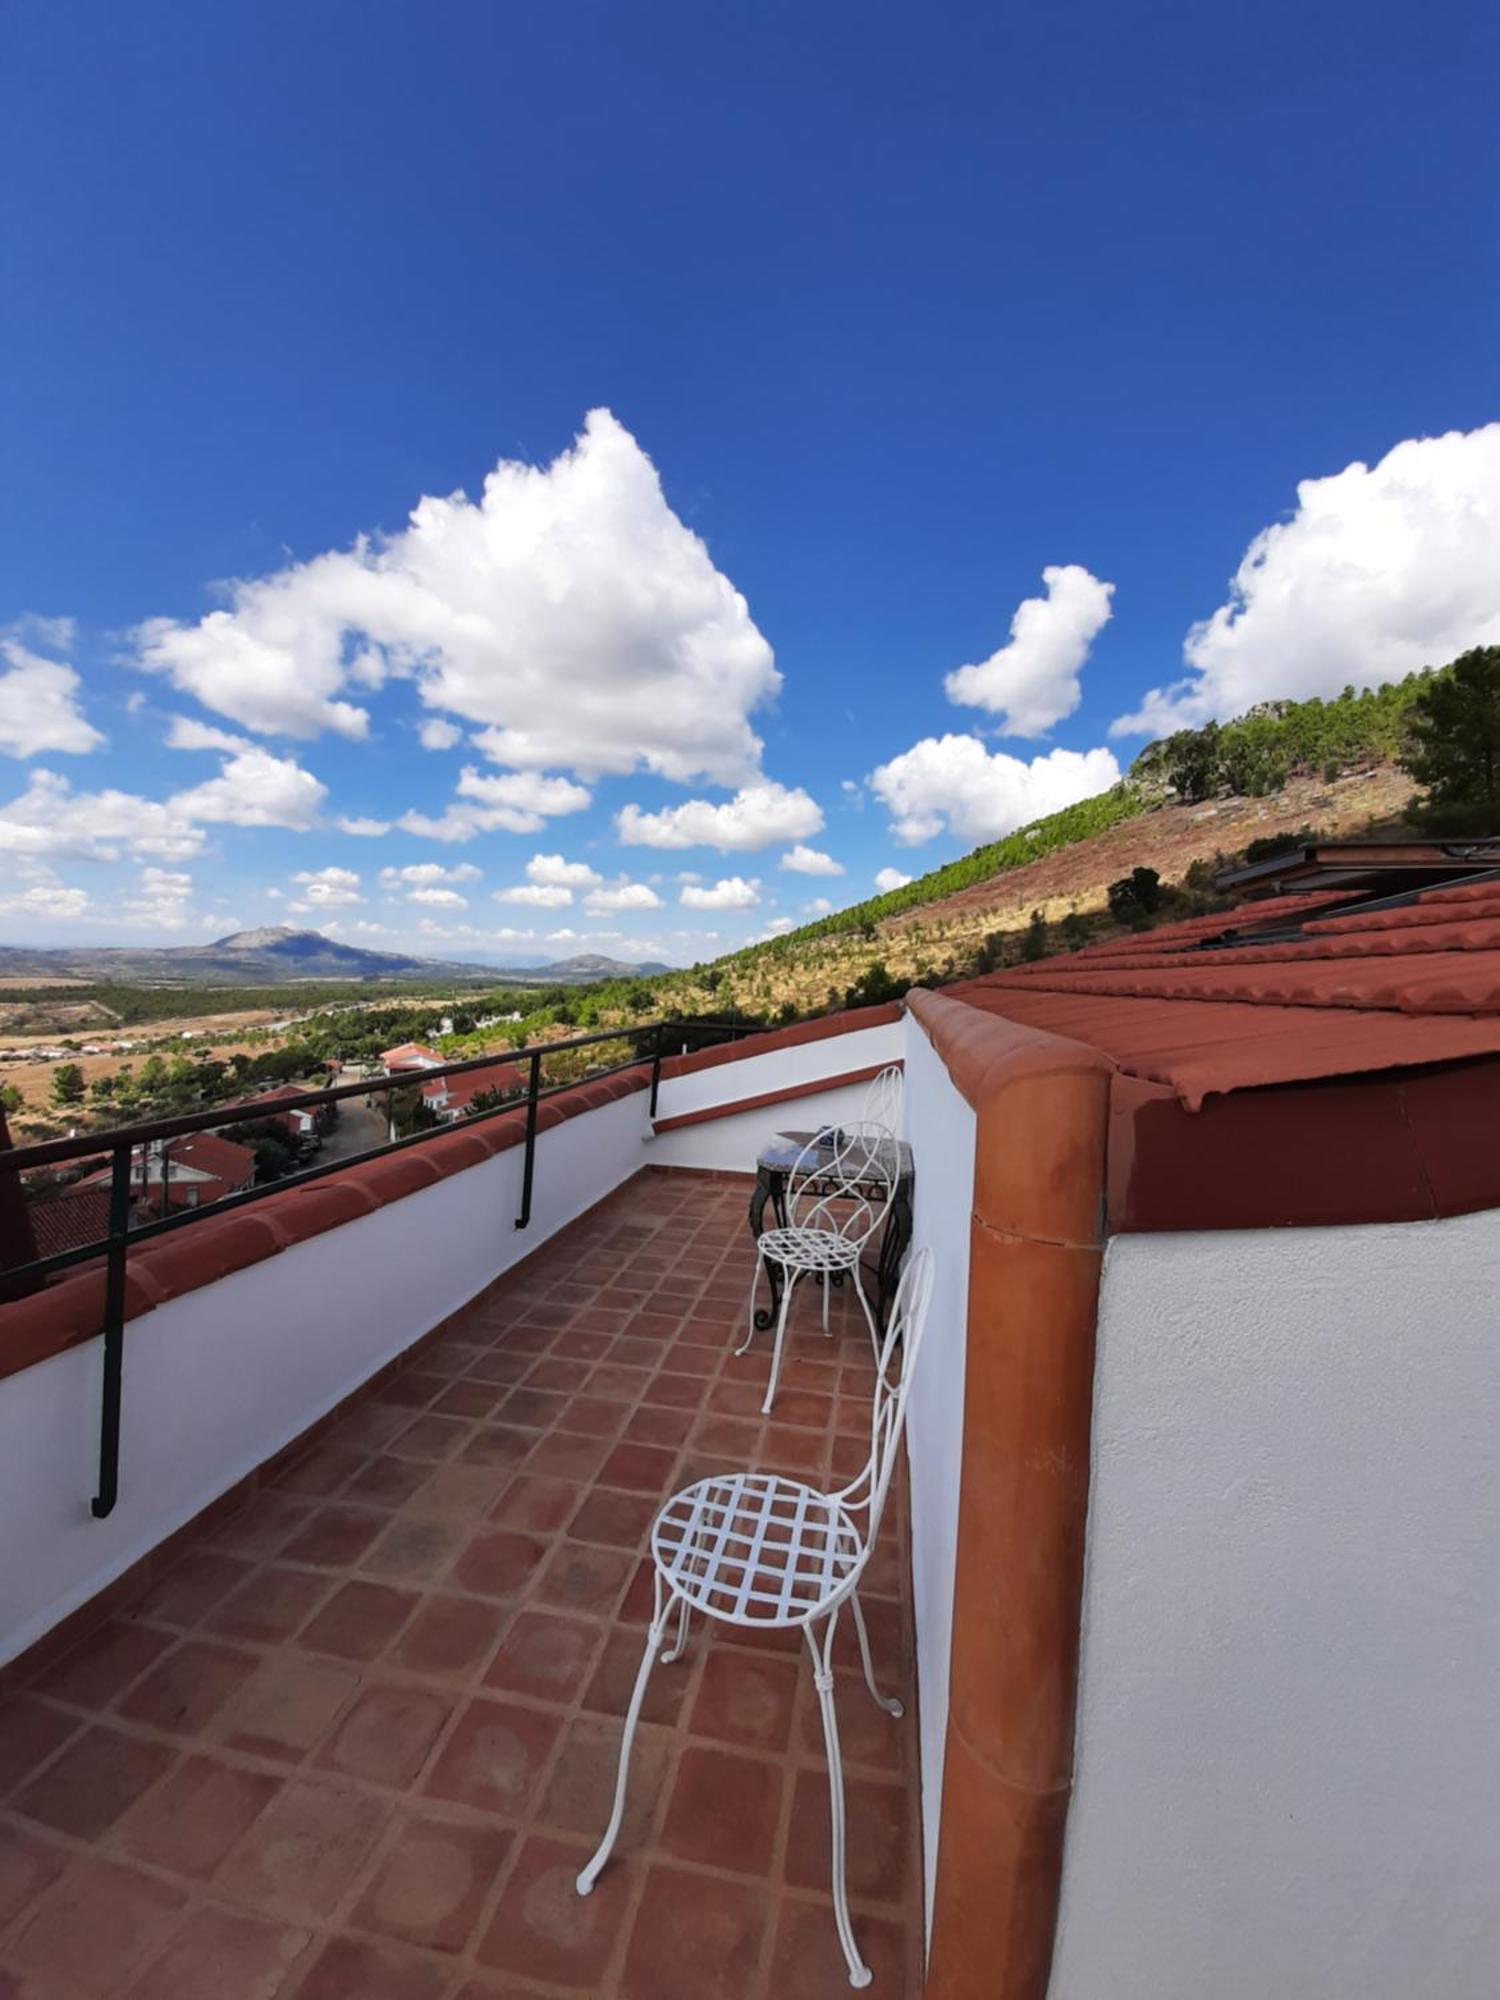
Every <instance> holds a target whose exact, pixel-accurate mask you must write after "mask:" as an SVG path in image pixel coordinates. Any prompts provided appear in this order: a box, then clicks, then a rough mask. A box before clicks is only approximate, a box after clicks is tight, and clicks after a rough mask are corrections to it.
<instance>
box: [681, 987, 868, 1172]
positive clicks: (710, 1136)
mask: <svg viewBox="0 0 1500 2000" xmlns="http://www.w3.org/2000/svg"><path fill="white" fill-rule="evenodd" d="M905 1025H906V1024H905V1022H904V1021H885V1022H882V1023H881V1024H880V1025H879V1026H877V1027H873V1028H856V1029H854V1030H853V1031H852V1032H851V1033H849V1034H845V1035H827V1036H824V1037H823V1038H822V1039H821V1040H819V1041H814V1042H802V1043H798V1044H794V1045H793V1046H792V1047H790V1048H786V1047H783V1048H774V1049H768V1050H766V1051H765V1052H764V1053H763V1054H760V1055H745V1056H741V1057H737V1058H736V1060H735V1061H733V1062H725V1063H715V1064H713V1065H712V1066H710V1067H708V1068H705V1069H697V1070H689V1071H688V1072H687V1073H686V1075H684V1076H673V1077H663V1078H662V1082H661V1089H660V1092H659V1093H658V1098H657V1106H656V1114H657V1118H658V1120H659V1121H660V1120H670V1119H673V1118H680V1117H683V1116H685V1115H688V1114H691V1113H694V1112H702V1111H708V1110H715V1109H717V1108H718V1107H719V1106H721V1105H725V1106H728V1105H734V1104H739V1103H743V1102H744V1101H745V1100H746V1099H754V1098H757V1097H765V1096H771V1095H774V1094H775V1093H777V1092H780V1091H784V1090H797V1089H801V1088H802V1087H803V1086H805V1085H808V1084H819V1083H821V1082H822V1081H823V1080H824V1079H826V1078H831V1077H837V1076H849V1075H853V1074H856V1073H858V1072H859V1071H861V1070H867V1069H872V1068H874V1067H876V1066H878V1065H879V1064H881V1063H889V1062H897V1061H899V1060H900V1058H901V1055H902V1051H903V1047H904V1043H903V1030H904V1028H905ZM867 1088H868V1085H866V1084H863V1083H860V1084H846V1085H843V1086H840V1087H837V1088H835V1089H832V1090H819V1091H818V1092H817V1093H816V1094H815V1095H811V1096H803V1097H790V1098H786V1099H784V1100H783V1101H782V1102H780V1103H777V1104H770V1105H758V1106H756V1107H754V1108H753V1109H750V1110H747V1111H742V1112H735V1113H733V1114H732V1115H729V1116H726V1117H721V1118H710V1119H707V1120H705V1121H704V1122H703V1123H701V1124H693V1125H680V1126H678V1127H677V1128H676V1129H675V1130H668V1131H665V1132H658V1133H657V1135H656V1137H655V1138H654V1139H653V1140H652V1141H651V1145H650V1148H649V1152H648V1157H649V1159H650V1160H651V1162H652V1164H653V1165H656V1166H671V1167H710V1168H714V1169H716V1170H718V1171H721V1172H730V1173H753V1172H754V1171H755V1156H756V1154H757V1153H758V1152H759V1151H760V1149H761V1147H762V1146H763V1145H765V1144H766V1142H767V1141H768V1140H770V1139H772V1138H774V1137H775V1135H776V1134H777V1133H778V1132H784V1131H786V1130H788V1128H790V1129H792V1130H806V1131H811V1130H814V1129H816V1128H817V1127H819V1126H821V1125H827V1124H830V1123H836V1122H837V1121H839V1120H841V1119H843V1120H847V1119H851V1118H857V1117H858V1116H859V1115H860V1112H861V1110H862V1109H863V1106H864V1101H865V1092H866V1090H867Z"/></svg>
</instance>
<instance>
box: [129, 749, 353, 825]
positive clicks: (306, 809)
mask: <svg viewBox="0 0 1500 2000" xmlns="http://www.w3.org/2000/svg"><path fill="white" fill-rule="evenodd" d="M327 796H328V787H327V786H326V785H324V784H321V783H320V782H319V780H318V779H316V778H315V777H314V776H313V774H312V772H311V771H304V770H303V768H302V766H301V765H300V764H299V763H298V762H297V760H296V759H295V758H294V757H273V756H272V755H271V753H270V751H269V750H260V749H255V750H241V751H239V752H238V753H237V755H235V756H233V757H229V758H226V760H225V762H224V765H223V768H222V769H221V770H220V772H219V775H218V777H217V778H210V779H208V780H207V781H206V783H204V784H201V785H195V786H194V787H193V788H192V790H191V791H186V792H178V793H177V794H176V796H175V797H173V798H171V799H169V800H168V802H167V803H168V806H169V807H170V808H171V809H172V810H174V811H176V812H178V813H180V814H181V815H182V816H183V818H184V819H191V820H211V821H222V822H223V823H224V824H226V825H229V826H285V827H290V828H292V830H293V831H294V832H302V831H305V830H306V829H307V828H308V827H310V826H313V825H315V824H316V822H317V817H318V812H319V809H320V807H321V806H322V804H323V801H324V800H325V799H326V798H327Z"/></svg>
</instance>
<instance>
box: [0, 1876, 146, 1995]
mask: <svg viewBox="0 0 1500 2000" xmlns="http://www.w3.org/2000/svg"><path fill="white" fill-rule="evenodd" d="M184 1900H185V1898H184V1894H183V1891H182V1890H180V1889H174V1888H171V1887H170V1886H169V1885H168V1884H167V1883H165V1882H157V1881H153V1880H152V1879H151V1878H150V1877H149V1876H146V1875H142V1874H140V1873H138V1872H137V1870H135V1869H134V1868H125V1867H121V1866H120V1865H119V1864H118V1863H117V1862H113V1861H102V1860H94V1859H85V1860H79V1861H75V1862H74V1863H73V1865H72V1866H71V1867H70V1868H69V1869H68V1870H67V1872H66V1873H65V1874H64V1875H63V1876H62V1878H61V1880H60V1881H58V1882H56V1883H54V1884H53V1886H52V1887H51V1888H50V1889H48V1890H47V1891H46V1893H45V1894H44V1895H42V1896H41V1897H40V1898H38V1900H37V1902H36V1903H35V1905H34V1906H33V1908H32V1912H31V1915H30V1916H29V1917H25V1918H23V1919H22V1920H21V1923H20V1925H19V1927H18V1930H17V1931H16V1933H15V1934H14V1935H13V1936H12V1937H11V1938H10V1940H9V1941H8V1943H7V1945H6V1956H7V1957H8V1958H9V1959H11V1960H12V1961H13V1962H14V1963H15V1964H17V1965H19V1966H20V1967H21V1968H22V1969H23V1971H25V1970H35V1971H36V1972H37V1973H38V1974H40V1975H41V1977H40V1979H39V1982H38V1987H39V2000H40V1996H48V2000H50V1996H51V1995H52V1994H54V1993H55V1994H56V1995H57V1996H58V2000H96V1996H101V1997H102V1996H103V1995H105V1994H108V1993H114V1992H117V1991H118V1990H119V1987H120V1985H121V1983H122V1982H123V1981H125V1980H127V1979H128V1978H129V1977H130V1974H131V1973H132V1972H133V1971H134V1969H135V1968H136V1966H137V1965H139V1964H140V1962H141V1961H142V1959H144V1958H145V1957H146V1956H147V1955H148V1954H149V1953H150V1952H151V1951H153V1950H154V1949H155V1948H156V1946H157V1945H159V1944H160V1942H161V1941H162V1939H163V1938H164V1937H165V1936H166V1934H167V1932H168V1931H169V1930H170V1929H171V1927H172V1924H173V1922H174V1921H175V1919H176V1917H177V1915H178V1913H179V1912H180V1910H181V1909H182V1906H183V1902H184ZM53 1982H55V1985H54V1984H53Z"/></svg>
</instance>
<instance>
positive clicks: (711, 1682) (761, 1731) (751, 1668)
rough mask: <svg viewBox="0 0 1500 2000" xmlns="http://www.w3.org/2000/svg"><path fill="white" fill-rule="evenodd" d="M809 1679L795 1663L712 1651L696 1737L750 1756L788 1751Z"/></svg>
mask: <svg viewBox="0 0 1500 2000" xmlns="http://www.w3.org/2000/svg"><path fill="white" fill-rule="evenodd" d="M726 1636H727V1635H726ZM803 1677H804V1675H803V1670H802V1668H801V1666H800V1664H799V1662H797V1661H795V1660H787V1659H779V1658H777V1657H775V1656H774V1655H772V1654H770V1653H748V1652H737V1651H734V1650H732V1649H731V1648H730V1647H729V1646H727V1645H726V1646H713V1647H710V1648H708V1649H707V1651H706V1653H705V1656H704V1661H703V1673H702V1677H701V1679H700V1681H699V1684H698V1694H697V1698H696V1700H695V1701H694V1703H693V1706H692V1710H691V1712H690V1714H689V1716H688V1728H689V1729H690V1730H691V1732H692V1734H693V1735H694V1736H711V1737H713V1738H714V1739H715V1740H716V1741H717V1742H720V1743H737V1744H741V1745H743V1746H744V1747H745V1748H746V1749H747V1750H769V1751H773V1752H774V1751H781V1750H785V1748H786V1747H787V1744H788V1743H789V1742H790V1741H791V1738H792V1718H793V1714H794V1711H795V1709H796V1705H797V1686H798V1682H799V1680H800V1679H801V1678H803ZM872 1707H873V1704H872Z"/></svg>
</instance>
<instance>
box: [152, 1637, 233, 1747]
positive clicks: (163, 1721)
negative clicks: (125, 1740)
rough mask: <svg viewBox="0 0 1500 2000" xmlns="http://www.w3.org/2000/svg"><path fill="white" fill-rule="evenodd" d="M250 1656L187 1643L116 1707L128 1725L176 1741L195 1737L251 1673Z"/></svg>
mask: <svg viewBox="0 0 1500 2000" xmlns="http://www.w3.org/2000/svg"><path fill="white" fill-rule="evenodd" d="M256 1666H257V1660H256V1657H255V1655H254V1654H253V1653H243V1652H240V1651H239V1650H238V1649H237V1648H234V1647H230V1646H224V1645H220V1644H218V1643H217V1642H215V1641H211V1640H207V1639H188V1640H186V1641H185V1642H184V1643H183V1644H182V1645H180V1646H178V1647H177V1648H176V1650H175V1651H174V1652H171V1653H168V1654H166V1655H165V1656H164V1658H162V1659H161V1660H159V1661H158V1662H157V1664H156V1665H155V1666H154V1667H153V1668H152V1669H151V1671H150V1672H149V1673H148V1674H147V1675H146V1677H145V1679H144V1680H143V1681H139V1682H138V1683H137V1684H136V1686H135V1687H133V1688H132V1689H131V1691H130V1693H129V1694H127V1695H126V1696H125V1698H124V1700H123V1701H121V1702H120V1703H119V1704H118V1708H119V1712H120V1714H121V1715H123V1716H126V1717H128V1718H129V1719H130V1720H131V1721H132V1722H144V1723H148V1724H149V1725H150V1727H151V1728H153V1729H161V1730H165V1731H166V1732H168V1733H169V1734H171V1735H174V1736H196V1735H197V1734H198V1733H199V1731H200V1730H201V1729H203V1728H204V1727H205V1725H206V1724H208V1723H209V1722H211V1721H212V1720H213V1718H214V1717H215V1716H216V1715H217V1714H218V1712H219V1710H220V1709H221V1708H222V1707H223V1706H224V1704H225V1702H227V1701H228V1700H229V1699H230V1698H231V1696H233V1695H234V1694H236V1693H237V1692H238V1691H239V1689H240V1688H241V1687H243V1686H244V1684H245V1682H246V1681H247V1680H249V1678H250V1676H251V1675H252V1674H253V1673H254V1672H255V1670H256Z"/></svg>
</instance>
